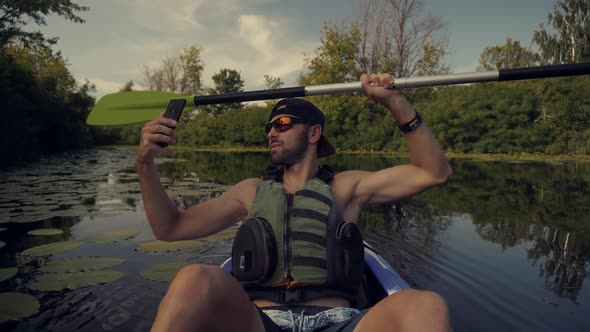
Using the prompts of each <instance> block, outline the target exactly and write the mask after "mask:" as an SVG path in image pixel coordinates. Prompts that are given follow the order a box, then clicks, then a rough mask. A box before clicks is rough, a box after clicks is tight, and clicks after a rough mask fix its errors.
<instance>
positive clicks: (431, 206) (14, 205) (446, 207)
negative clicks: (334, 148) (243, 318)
mask: <svg viewBox="0 0 590 332" xmlns="http://www.w3.org/2000/svg"><path fill="white" fill-rule="evenodd" d="M133 158H134V151H132V150H121V149H94V150H88V151H84V152H80V153H77V154H68V155H61V156H55V157H52V158H49V159H45V160H42V161H40V162H37V163H34V164H31V165H28V166H26V167H22V168H19V169H15V170H11V171H10V172H3V173H0V299H1V300H2V301H4V303H0V322H1V323H0V330H2V331H39V330H43V331H81V330H83V331H110V330H121V331H147V330H149V328H150V326H151V323H152V322H153V319H154V317H155V313H156V310H157V306H158V303H159V301H160V299H161V298H162V296H163V295H164V294H165V291H166V289H167V287H168V285H169V283H168V282H167V281H158V280H159V279H158V277H149V276H147V274H144V272H145V271H148V270H150V269H152V268H153V267H154V266H160V265H159V264H163V263H172V262H178V263H179V264H187V263H208V264H220V263H222V262H223V261H224V260H225V258H226V257H227V256H228V254H229V252H230V251H231V235H230V236H227V234H226V236H218V237H212V238H209V239H206V240H204V241H199V242H198V243H192V244H190V245H188V246H184V247H180V246H179V247H172V248H161V247H157V246H154V247H144V245H145V244H146V243H151V244H153V243H152V242H153V241H154V236H153V234H152V233H151V230H150V228H149V225H148V222H147V220H146V218H145V214H144V212H143V206H142V202H141V199H140V192H139V186H138V182H137V181H138V180H137V174H136V173H135V171H134V168H133ZM267 161H268V155H267V154H265V153H226V152H183V153H179V155H178V157H177V158H175V159H159V160H158V163H159V169H160V173H161V175H162V179H163V183H164V185H165V187H166V189H167V191H168V193H169V195H170V197H171V198H172V199H174V201H175V202H176V203H177V205H178V206H179V207H180V208H186V207H189V206H190V205H193V204H196V203H198V202H200V201H203V200H206V199H210V198H212V197H215V196H218V195H219V194H221V193H222V192H223V191H224V190H226V189H227V188H228V186H230V185H232V184H235V183H237V182H238V181H240V180H242V179H244V178H246V177H259V176H260V175H261V174H262V171H263V169H264V167H265V166H266V163H267ZM325 162H326V163H328V164H331V165H332V166H334V167H335V168H336V170H347V169H362V170H378V169H382V168H385V167H388V166H390V165H396V164H401V163H406V162H407V160H404V159H399V158H393V157H384V156H366V155H344V154H339V155H336V156H332V157H330V158H328V159H327V160H326V161H325ZM451 164H452V166H453V169H454V174H453V176H452V178H451V179H450V180H449V182H448V183H446V184H445V185H443V186H440V187H437V188H434V189H432V190H429V191H427V192H424V193H422V194H420V195H417V196H415V197H413V198H411V199H407V200H403V201H400V202H395V203H393V204H383V205H374V206H371V207H370V208H368V209H367V210H366V211H364V212H363V214H362V216H361V220H360V223H359V225H360V227H361V229H362V231H363V233H364V236H365V239H366V240H367V241H368V242H369V243H371V244H372V245H373V246H374V247H376V249H377V250H378V251H379V252H380V253H381V254H382V255H383V257H384V258H385V259H386V260H387V261H389V262H390V264H391V265H392V266H393V267H394V268H395V269H396V270H397V271H398V272H399V273H400V274H401V275H402V277H403V278H404V279H405V280H406V281H407V282H408V283H409V284H410V285H412V287H415V288H417V289H427V290H433V291H436V292H438V293H439V294H441V295H442V296H443V297H444V298H445V299H446V300H447V302H448V303H449V306H450V309H451V316H452V317H451V318H452V323H453V326H454V330H455V331H531V330H535V331H555V330H563V331H590V316H588V312H590V291H589V289H588V279H589V277H588V271H589V268H590V267H589V262H590V164H587V163H575V162H567V163H542V162H505V161H501V162H500V161H476V160H465V159H455V160H452V161H451ZM38 229H52V230H58V231H55V232H60V231H61V232H60V234H55V235H34V234H35V232H33V233H30V232H31V231H34V230H38ZM122 230H124V231H125V234H126V235H124V236H121V234H122V233H121V232H117V231H122ZM105 234H106V235H105ZM113 234H115V236H114V237H113ZM229 234H231V230H230V233H229ZM52 243H53V244H54V243H60V244H59V246H61V247H59V248H61V249H56V247H55V245H54V246H46V245H48V244H52ZM39 246H43V247H40V248H39V250H37V251H38V252H37V253H34V252H32V251H30V250H28V251H26V250H27V249H30V248H34V247H39ZM146 248H147V249H146ZM39 252H40V253H39ZM51 253H53V254H51ZM78 257H85V258H88V257H90V258H92V257H113V258H118V259H124V262H123V263H119V264H117V265H114V266H111V267H107V268H102V269H101V268H100V267H97V266H94V265H96V264H97V263H92V262H91V263H88V261H87V262H86V263H83V264H82V267H80V268H77V270H76V268H74V267H73V266H74V265H75V264H76V263H73V262H74V260H76V259H78ZM56 262H57V263H59V262H62V263H63V262H65V263H64V264H66V265H69V270H67V271H62V272H65V274H64V273H62V274H59V273H56V271H55V270H53V271H52V270H50V269H49V267H50V265H51V264H54V263H56ZM93 262H94V261H93ZM74 270H75V271H74ZM101 270H108V273H111V274H110V275H116V276H117V277H113V279H109V277H108V276H107V277H105V276H104V275H98V276H97V275H96V274H93V273H95V272H96V271H101ZM173 270H174V269H173ZM72 272H75V273H79V274H77V275H76V278H71V276H72V275H73V274H71V273H72ZM68 273H69V274H68ZM168 273H170V272H168ZM63 275H66V276H70V279H76V280H74V281H72V280H70V279H68V280H70V281H65V284H64V281H63V280H62V281H56V279H59V278H61V277H58V276H63ZM172 275H173V274H172ZM47 277H49V278H50V280H49V282H47V281H46V280H45V279H44V278H47ZM169 278H170V276H169V277H168V280H169ZM164 279H166V278H164ZM43 280H45V281H43ZM41 281H43V282H41ZM85 282H87V284H85ZM7 293H11V294H9V295H6V294H7ZM12 293H18V294H17V295H16V296H17V297H11V296H14V294H12ZM15 318H18V319H15Z"/></svg>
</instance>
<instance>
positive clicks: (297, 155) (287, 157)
mask: <svg viewBox="0 0 590 332" xmlns="http://www.w3.org/2000/svg"><path fill="white" fill-rule="evenodd" d="M285 116H288V115H285V114H279V115H277V116H275V117H273V118H272V119H271V122H272V121H275V120H277V119H279V118H281V117H285ZM266 137H267V138H268V144H269V146H270V159H271V160H272V162H274V163H276V164H278V165H285V166H290V165H293V164H295V163H297V162H299V161H301V160H302V159H303V156H304V155H305V151H306V150H307V147H308V146H309V141H308V133H307V127H306V126H305V125H304V124H302V123H294V124H293V125H292V126H291V127H290V128H289V129H287V130H285V131H282V132H277V130H276V129H275V128H272V129H270V131H269V132H268V134H267V135H266Z"/></svg>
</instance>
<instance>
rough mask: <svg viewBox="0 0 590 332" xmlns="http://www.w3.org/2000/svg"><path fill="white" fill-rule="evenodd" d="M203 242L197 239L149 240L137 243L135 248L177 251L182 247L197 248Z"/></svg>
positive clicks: (154, 250)
mask: <svg viewBox="0 0 590 332" xmlns="http://www.w3.org/2000/svg"><path fill="white" fill-rule="evenodd" d="M203 244H205V242H201V241H197V240H186V241H173V242H165V241H151V242H144V243H141V244H140V245H139V247H138V248H137V250H139V251H143V252H166V251H177V250H184V249H193V248H198V247H200V246H202V245H203Z"/></svg>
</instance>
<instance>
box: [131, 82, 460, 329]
mask: <svg viewBox="0 0 590 332" xmlns="http://www.w3.org/2000/svg"><path fill="white" fill-rule="evenodd" d="M360 79H361V84H362V88H363V91H364V93H365V94H366V95H367V96H368V97H369V98H371V99H372V100H374V101H376V102H378V103H380V104H383V105H385V106H386V107H387V108H388V109H389V110H390V111H391V113H392V115H393V117H394V119H395V120H396V122H397V123H398V124H400V125H399V126H400V129H402V131H404V132H405V133H406V137H407V140H408V147H409V154H410V160H411V164H409V165H399V166H394V167H391V168H387V169H383V170H380V171H377V172H366V171H344V172H341V173H338V174H335V175H333V178H332V179H331V181H329V182H330V183H329V186H330V188H331V195H332V196H333V200H334V202H335V209H338V211H339V215H341V219H343V220H344V221H345V222H347V223H356V222H357V220H358V217H359V214H360V212H361V210H362V209H363V208H364V207H365V206H366V205H367V204H370V203H384V202H391V201H395V200H399V199H402V198H405V197H409V196H412V195H415V194H417V193H419V192H422V191H424V190H426V189H428V188H430V187H433V186H435V185H438V184H441V183H444V182H445V181H446V180H447V179H448V177H449V176H450V174H451V168H450V166H449V163H448V161H447V160H446V159H445V157H444V154H443V152H442V150H441V148H440V147H439V144H438V142H437V141H436V139H435V138H434V136H433V135H432V132H431V131H430V129H429V128H427V126H426V125H425V124H423V123H422V122H421V118H420V117H419V115H418V114H417V113H416V111H415V110H414V109H413V108H412V107H411V105H410V104H409V102H408V101H407V100H406V98H405V97H404V96H403V95H402V94H401V93H400V92H399V91H397V90H389V89H387V87H389V86H391V84H392V83H393V78H392V77H391V76H390V75H389V74H371V75H370V76H367V75H364V74H363V75H362V76H361V78H360ZM285 118H289V119H288V120H287V119H285ZM175 125H176V123H175V122H173V121H172V120H169V119H165V118H162V117H160V118H158V119H155V120H153V121H151V122H148V123H147V124H146V125H145V126H144V128H143V129H142V136H141V142H140V145H139V149H138V152H137V156H136V167H137V170H138V173H139V176H140V185H141V192H142V197H143V201H144V206H145V210H146V214H147V217H148V220H149V222H150V224H151V226H152V229H153V232H154V234H155V236H156V237H157V238H158V239H160V240H164V241H176V240H183V239H194V238H200V237H204V236H208V235H210V234H214V233H216V232H219V231H221V230H223V229H225V228H227V227H229V226H231V225H234V224H235V223H236V222H238V221H242V220H245V219H246V216H247V215H248V214H249V211H250V209H251V208H252V207H253V205H256V204H257V203H255V199H256V197H257V188H259V186H261V184H262V183H265V182H266V181H263V180H261V179H246V180H244V181H242V182H240V183H238V184H236V185H234V186H233V187H231V188H230V189H228V190H227V191H226V192H225V193H224V194H222V195H221V196H219V197H217V198H215V199H212V200H209V201H206V202H203V203H201V204H198V205H196V206H193V207H191V208H189V209H187V210H185V211H182V212H179V211H178V210H177V208H176V206H175V205H174V204H173V203H172V202H171V200H170V199H169V197H168V196H167V194H166V192H165V191H164V189H163V188H162V186H161V184H160V181H159V175H158V173H157V171H156V168H155V166H154V161H153V159H154V155H155V154H156V153H162V154H165V155H173V154H174V152H173V151H171V150H168V149H163V148H161V147H159V146H158V145H157V144H156V142H166V143H169V144H174V143H175V132H174V131H173V130H172V129H170V128H169V127H175ZM323 126H324V123H323V114H321V112H320V111H319V110H317V108H315V106H313V105H312V104H311V103H309V102H305V101H302V100H299V99H288V100H283V101H280V102H279V103H278V104H277V106H275V108H274V109H273V112H272V113H271V119H270V122H269V125H268V126H267V138H268V141H269V145H270V154H271V160H272V161H273V162H274V163H277V164H280V165H283V172H282V174H281V177H280V180H277V181H279V182H277V181H275V182H272V181H271V182H272V183H275V184H276V183H281V184H282V188H283V190H284V192H285V193H287V195H288V194H289V193H290V194H293V193H296V192H298V191H299V190H300V189H301V188H304V187H305V186H307V184H308V183H309V182H310V180H311V179H314V178H315V177H316V175H318V173H319V171H318V170H319V163H318V157H323V156H326V155H329V154H331V153H333V152H334V148H333V146H332V145H331V144H330V143H329V142H328V140H327V139H326V138H325V137H324V136H323V130H324V128H323ZM278 236H281V234H278ZM280 239H282V238H280ZM285 266H286V265H285ZM281 268H282V266H281ZM361 269H362V268H361ZM285 271H288V270H285ZM285 276H288V273H286V274H285ZM289 277H290V276H289ZM291 281H292V279H291ZM297 304H300V305H304V306H305V307H304V308H307V309H308V311H307V312H308V313H310V311H309V310H311V308H319V309H314V310H312V311H313V312H311V313H312V314H313V315H316V314H319V315H322V314H323V313H324V312H328V311H329V312H330V314H329V315H326V316H325V317H324V318H322V319H315V321H322V322H324V323H325V324H327V325H322V328H327V329H326V330H322V331H352V330H353V329H354V331H390V330H391V331H446V330H448V329H449V319H448V309H447V305H446V303H445V302H444V300H443V299H442V298H441V297H440V296H438V295H437V294H434V293H431V292H424V291H418V290H403V291H400V292H397V293H395V294H392V295H390V296H388V297H387V298H385V299H384V300H382V301H381V302H379V303H378V304H376V305H375V306H374V307H373V308H371V309H369V310H365V311H363V312H361V313H359V312H358V311H355V309H352V308H348V307H350V306H351V302H350V300H349V299H347V298H345V297H342V296H337V295H330V296H319V297H314V298H312V299H310V300H304V301H301V302H300V303H297ZM281 305H282V304H281V303H277V302H276V301H272V300H269V299H265V298H263V297H262V298H259V297H256V296H254V297H252V299H251V297H250V296H249V295H248V294H247V293H246V292H245V291H244V288H243V287H242V285H241V284H240V283H239V282H238V281H237V280H236V279H235V278H234V277H233V276H232V275H230V274H228V273H226V272H225V271H223V270H222V269H221V268H219V267H216V266H211V265H199V264H195V265H190V266H187V267H185V268H184V269H182V270H181V271H179V273H178V274H177V276H176V278H175V279H174V281H173V282H172V283H171V285H170V288H169V289H168V292H167V294H166V296H165V297H164V299H163V300H162V302H161V304H160V307H159V309H158V315H157V317H156V321H155V322H154V325H153V328H152V330H153V331H264V330H267V331H269V330H270V331H273V330H275V331H280V328H279V327H282V328H285V327H288V326H279V325H277V324H276V323H277V322H278V320H279V319H283V318H285V317H288V316H290V317H291V318H292V319H291V325H294V324H302V321H303V320H302V319H301V317H299V319H297V318H296V317H294V316H295V315H294V312H293V311H289V310H290V309H289V307H281ZM277 306H278V307H277ZM265 308H266V309H265ZM269 308H272V310H269ZM277 310H279V311H277ZM280 310H282V311H280ZM330 310H331V311H330ZM277 312H278V313H279V314H280V313H281V312H282V313H285V314H284V315H279V317H277V316H276V314H277ZM289 314H290V315H289ZM295 314H296V315H297V316H299V315H301V316H304V315H305V312H303V310H302V312H299V311H298V312H296V313H295ZM269 316H272V317H269ZM327 317H330V318H336V321H330V319H328V318H327ZM339 317H340V318H339ZM271 318H274V319H275V322H273V321H272V319H271ZM316 318H317V317H316ZM343 319H344V321H342V320H343ZM308 321H309V320H308ZM279 323H281V322H279ZM317 327H318V326H316V328H317ZM289 328H290V327H289ZM293 328H301V327H300V326H294V327H293ZM308 329H309V327H308Z"/></svg>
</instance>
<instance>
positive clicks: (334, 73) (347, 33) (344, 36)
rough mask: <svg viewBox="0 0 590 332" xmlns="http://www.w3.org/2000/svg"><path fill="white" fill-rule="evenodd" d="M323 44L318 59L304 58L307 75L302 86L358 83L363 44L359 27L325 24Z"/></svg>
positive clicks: (302, 81) (316, 53) (300, 81)
mask: <svg viewBox="0 0 590 332" xmlns="http://www.w3.org/2000/svg"><path fill="white" fill-rule="evenodd" d="M321 42H322V45H321V46H320V47H318V48H317V49H316V51H315V56H314V57H308V58H306V59H305V62H306V64H307V69H308V73H305V74H302V75H301V76H300V77H299V84H301V85H317V84H328V83H336V82H338V83H340V82H352V81H355V80H357V79H358V78H359V76H360V74H361V71H360V68H359V66H358V65H357V55H358V53H359V47H358V45H359V43H360V32H359V28H358V26H356V25H345V24H342V25H340V26H338V25H336V24H330V23H326V24H324V27H323V29H322V38H321Z"/></svg>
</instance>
